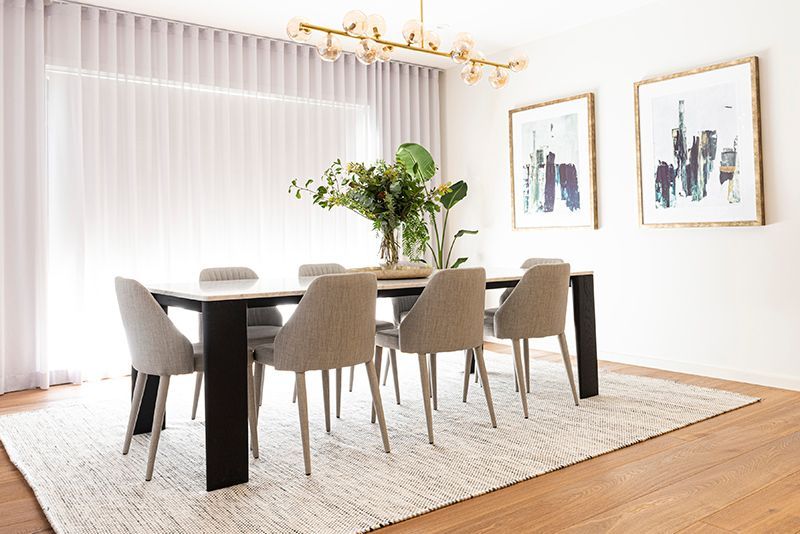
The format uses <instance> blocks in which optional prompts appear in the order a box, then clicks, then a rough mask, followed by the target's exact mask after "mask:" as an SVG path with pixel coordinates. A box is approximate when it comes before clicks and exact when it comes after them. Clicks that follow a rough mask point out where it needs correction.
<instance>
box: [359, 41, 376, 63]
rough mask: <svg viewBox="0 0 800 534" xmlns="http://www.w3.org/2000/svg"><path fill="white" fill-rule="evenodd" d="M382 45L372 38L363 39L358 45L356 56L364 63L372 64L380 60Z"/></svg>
mask: <svg viewBox="0 0 800 534" xmlns="http://www.w3.org/2000/svg"><path fill="white" fill-rule="evenodd" d="M379 50H380V47H379V46H378V43H376V42H375V41H373V40H372V39H361V40H360V41H359V42H358V45H356V57H357V58H358V60H359V61H360V62H361V63H363V64H364V65H372V64H373V63H375V62H376V61H377V60H378V52H379Z"/></svg>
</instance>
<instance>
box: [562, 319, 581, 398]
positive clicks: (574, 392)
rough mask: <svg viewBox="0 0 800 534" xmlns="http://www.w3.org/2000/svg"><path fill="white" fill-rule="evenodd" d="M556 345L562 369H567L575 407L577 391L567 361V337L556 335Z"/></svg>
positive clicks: (570, 363) (570, 365)
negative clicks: (559, 347)
mask: <svg viewBox="0 0 800 534" xmlns="http://www.w3.org/2000/svg"><path fill="white" fill-rule="evenodd" d="M558 343H559V345H561V358H563V360H564V367H565V368H566V369H567V378H569V387H570V388H572V400H574V401H575V406H580V401H579V400H578V390H577V389H576V388H575V377H574V376H572V361H570V359H569V349H568V348H567V336H565V335H564V334H563V333H561V334H559V335H558Z"/></svg>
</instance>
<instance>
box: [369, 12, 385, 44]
mask: <svg viewBox="0 0 800 534" xmlns="http://www.w3.org/2000/svg"><path fill="white" fill-rule="evenodd" d="M366 28H367V31H366V34H367V35H368V36H369V37H374V38H375V39H380V38H381V36H382V35H386V21H385V20H384V19H383V17H381V16H380V15H370V16H369V17H367V23H366Z"/></svg>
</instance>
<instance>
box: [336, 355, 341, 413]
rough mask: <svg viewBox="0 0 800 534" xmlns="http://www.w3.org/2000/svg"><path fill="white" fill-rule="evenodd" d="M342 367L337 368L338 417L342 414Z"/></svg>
mask: <svg viewBox="0 0 800 534" xmlns="http://www.w3.org/2000/svg"><path fill="white" fill-rule="evenodd" d="M341 410H342V368H341V367H340V368H338V369H336V419H339V418H340V417H341V414H342V411H341Z"/></svg>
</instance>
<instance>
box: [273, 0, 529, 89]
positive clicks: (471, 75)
mask: <svg viewBox="0 0 800 534" xmlns="http://www.w3.org/2000/svg"><path fill="white" fill-rule="evenodd" d="M314 31H317V32H321V33H322V34H323V35H321V38H320V39H319V41H318V42H317V43H316V47H317V52H319V56H320V58H321V59H322V60H324V61H336V60H337V59H339V56H341V55H342V43H341V39H339V37H338V36H341V37H347V38H350V39H356V40H358V43H357V44H356V50H355V52H356V57H357V58H358V60H359V61H360V62H361V63H363V64H364V65H371V64H373V63H375V62H377V61H390V60H391V59H392V52H393V51H394V49H395V48H403V49H405V50H413V51H415V52H423V53H425V54H433V55H435V56H441V57H449V58H450V59H452V60H453V61H455V62H456V63H458V64H463V65H464V67H463V68H462V69H461V79H462V80H464V83H466V84H467V85H475V84H476V83H478V82H479V81H480V79H481V78H482V77H483V68H484V67H490V68H492V71H491V72H490V73H489V84H490V85H491V86H492V87H494V88H495V89H500V88H501V87H505V85H506V84H507V83H508V77H509V71H512V72H520V71H521V70H523V69H525V67H527V66H528V57H527V56H525V55H523V54H519V55H515V56H513V57H512V58H511V59H509V61H508V63H497V62H495V61H489V60H488V59H486V58H485V57H484V55H483V54H481V53H480V52H479V51H478V50H476V49H475V40H474V39H473V38H472V36H471V35H470V34H468V33H459V34H458V35H456V38H455V40H454V41H453V45H452V46H451V47H450V50H449V51H444V50H440V48H439V47H440V45H441V39H440V38H439V35H438V34H437V33H436V32H434V31H431V30H426V29H425V24H424V18H423V7H422V0H420V2H419V19H414V20H409V21H408V22H406V23H405V24H404V25H403V39H404V42H394V41H389V40H387V39H385V38H384V36H385V34H386V21H385V20H384V19H383V17H382V16H380V15H369V16H367V15H366V14H364V12H363V11H358V10H353V11H349V12H348V13H347V14H345V16H344V19H343V20H342V29H341V30H339V29H335V28H328V27H325V26H318V25H316V24H311V23H310V22H309V21H308V20H307V19H305V18H303V17H295V18H293V19H292V20H290V21H289V24H288V25H287V26H286V33H287V34H288V35H289V37H290V38H291V39H292V40H293V41H297V42H300V43H305V42H308V41H309V40H310V39H311V35H312V32H314Z"/></svg>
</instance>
